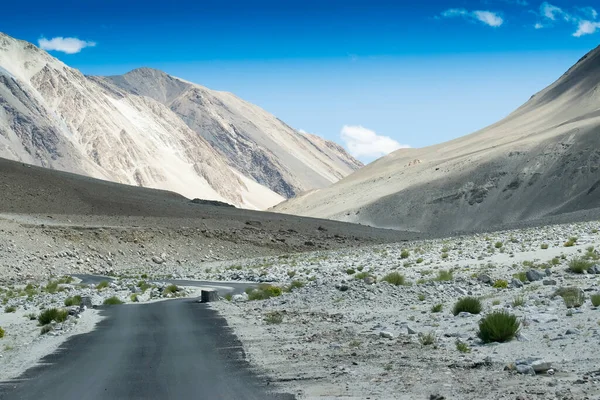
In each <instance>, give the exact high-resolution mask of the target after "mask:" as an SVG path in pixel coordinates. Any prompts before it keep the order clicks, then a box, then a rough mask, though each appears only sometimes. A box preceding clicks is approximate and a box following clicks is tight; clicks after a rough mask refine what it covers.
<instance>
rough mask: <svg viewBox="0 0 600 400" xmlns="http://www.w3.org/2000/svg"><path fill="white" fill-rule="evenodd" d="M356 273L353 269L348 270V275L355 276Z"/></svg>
mask: <svg viewBox="0 0 600 400" xmlns="http://www.w3.org/2000/svg"><path fill="white" fill-rule="evenodd" d="M355 273H356V271H355V270H354V269H353V268H348V269H347V270H346V274H348V275H354V274H355Z"/></svg>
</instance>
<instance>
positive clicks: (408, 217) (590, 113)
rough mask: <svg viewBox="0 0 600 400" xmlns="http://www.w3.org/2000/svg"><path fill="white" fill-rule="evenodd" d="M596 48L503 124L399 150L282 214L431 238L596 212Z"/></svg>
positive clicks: (599, 87) (599, 116) (599, 186)
mask: <svg viewBox="0 0 600 400" xmlns="http://www.w3.org/2000/svg"><path fill="white" fill-rule="evenodd" d="M599 169H600V48H598V49H595V50H594V51H592V52H590V53H589V54H588V55H586V56H585V57H584V58H583V59H582V60H580V61H579V62H578V63H577V64H576V65H575V66H574V67H573V68H571V69H570V70H569V71H568V72H567V73H566V74H565V75H563V76H562V77H561V78H560V79H559V80H558V81H556V82H555V83H554V84H552V85H551V86H549V87H548V88H546V89H544V90H543V91H541V92H539V93H538V94H536V95H535V96H533V97H532V98H531V99H530V100H529V101H528V102H527V103H526V104H524V105H523V106H522V107H520V108H519V109H517V110H516V111H515V112H513V113H512V114H511V115H509V116H508V117H507V118H505V119H504V120H502V121H500V122H498V123H496V124H494V125H492V126H490V127H487V128H485V129H483V130H481V131H478V132H475V133H473V134H471V135H468V136H464V137H461V138H459V139H456V140H452V141H450V142H447V143H442V144H439V145H435V146H431V147H426V148H422V149H401V150H398V151H396V152H394V153H392V154H390V155H388V156H386V157H384V158H382V159H379V160H377V161H376V162H374V163H372V164H370V165H368V166H366V167H365V168H363V169H361V170H359V171H357V172H355V173H353V174H352V175H350V176H348V177H346V178H345V179H342V180H341V181H339V182H337V183H336V184H334V185H332V186H331V187H328V188H326V189H322V190H318V191H313V192H311V193H308V194H306V195H304V196H300V197H298V198H295V199H292V200H290V201H287V202H285V203H282V204H280V205H278V206H276V207H275V208H274V210H275V211H278V212H287V213H295V214H299V215H310V216H318V217H326V218H333V219H338V220H344V221H352V222H361V223H366V224H370V225H374V226H379V227H391V228H397V229H408V230H416V231H429V232H450V231H456V230H473V229H490V228H494V227H500V226H502V225H506V224H513V223H523V222H533V221H536V220H539V219H542V218H549V217H553V216H558V215H566V214H569V213H576V212H579V211H582V210H591V209H595V208H598V207H600V174H599Z"/></svg>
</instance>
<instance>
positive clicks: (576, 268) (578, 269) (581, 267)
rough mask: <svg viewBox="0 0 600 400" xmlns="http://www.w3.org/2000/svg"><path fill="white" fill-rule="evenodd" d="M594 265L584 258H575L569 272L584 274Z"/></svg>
mask: <svg viewBox="0 0 600 400" xmlns="http://www.w3.org/2000/svg"><path fill="white" fill-rule="evenodd" d="M592 265H594V264H593V263H592V262H591V261H587V260H585V259H583V258H574V259H572V260H571V261H570V262H569V270H570V271H571V272H574V273H576V274H583V273H584V272H585V271H587V270H588V268H590V267H591V266H592Z"/></svg>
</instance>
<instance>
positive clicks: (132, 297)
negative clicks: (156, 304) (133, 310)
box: [129, 293, 138, 303]
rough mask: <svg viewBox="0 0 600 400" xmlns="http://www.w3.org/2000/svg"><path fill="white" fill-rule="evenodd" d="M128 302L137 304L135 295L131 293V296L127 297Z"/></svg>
mask: <svg viewBox="0 0 600 400" xmlns="http://www.w3.org/2000/svg"><path fill="white" fill-rule="evenodd" d="M129 300H131V302H132V303H137V302H138V295H137V293H132V294H131V296H129Z"/></svg>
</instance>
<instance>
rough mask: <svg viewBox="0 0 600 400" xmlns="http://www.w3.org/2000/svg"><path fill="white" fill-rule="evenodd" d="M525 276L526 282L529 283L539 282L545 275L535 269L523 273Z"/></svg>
mask: <svg viewBox="0 0 600 400" xmlns="http://www.w3.org/2000/svg"><path fill="white" fill-rule="evenodd" d="M525 276H527V280H528V281H529V282H535V281H541V280H542V279H544V277H545V276H546V275H545V274H544V273H542V272H541V271H538V270H537V269H530V270H529V271H527V272H525Z"/></svg>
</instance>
